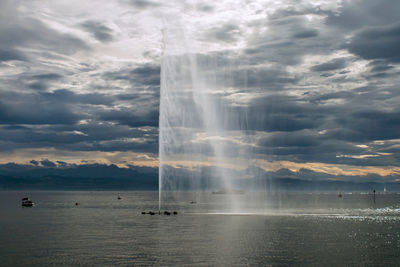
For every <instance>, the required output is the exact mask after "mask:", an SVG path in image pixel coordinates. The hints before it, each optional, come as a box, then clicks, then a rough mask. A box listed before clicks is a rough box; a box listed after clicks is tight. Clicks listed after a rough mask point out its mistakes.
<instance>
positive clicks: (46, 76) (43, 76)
mask: <svg viewBox="0 0 400 267" xmlns="http://www.w3.org/2000/svg"><path fill="white" fill-rule="evenodd" d="M62 77H63V76H62V75H61V74H58V73H45V74H37V75H33V76H32V78H33V79H35V80H44V81H48V80H58V79H61V78H62Z"/></svg>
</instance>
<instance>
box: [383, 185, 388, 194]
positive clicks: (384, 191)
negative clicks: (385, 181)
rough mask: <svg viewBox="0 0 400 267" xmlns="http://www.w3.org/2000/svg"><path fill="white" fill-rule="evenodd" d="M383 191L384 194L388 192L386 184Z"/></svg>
mask: <svg viewBox="0 0 400 267" xmlns="http://www.w3.org/2000/svg"><path fill="white" fill-rule="evenodd" d="M383 193H384V194H386V193H387V191H386V186H385V187H384V188H383Z"/></svg>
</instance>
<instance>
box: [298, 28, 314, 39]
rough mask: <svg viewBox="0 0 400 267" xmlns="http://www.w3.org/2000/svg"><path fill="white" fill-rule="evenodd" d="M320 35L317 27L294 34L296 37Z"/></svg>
mask: <svg viewBox="0 0 400 267" xmlns="http://www.w3.org/2000/svg"><path fill="white" fill-rule="evenodd" d="M316 36H318V31H317V30H315V29H309V30H303V31H300V32H297V33H295V34H293V37H294V38H311V37H316Z"/></svg>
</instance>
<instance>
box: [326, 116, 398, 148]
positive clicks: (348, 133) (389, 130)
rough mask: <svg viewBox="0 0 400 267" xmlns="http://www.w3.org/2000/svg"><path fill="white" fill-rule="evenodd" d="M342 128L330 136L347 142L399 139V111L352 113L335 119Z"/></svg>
mask: <svg viewBox="0 0 400 267" xmlns="http://www.w3.org/2000/svg"><path fill="white" fill-rule="evenodd" d="M336 121H337V123H338V124H339V125H340V126H341V127H342V128H341V129H340V130H337V131H336V132H335V131H333V132H332V133H331V134H332V135H333V136H334V137H335V138H338V139H343V140H348V141H355V142H357V141H359V142H365V141H373V140H387V139H395V138H398V137H399V133H400V111H398V110H397V111H393V112H384V111H380V110H362V111H353V112H351V113H349V114H341V115H338V117H337V118H336Z"/></svg>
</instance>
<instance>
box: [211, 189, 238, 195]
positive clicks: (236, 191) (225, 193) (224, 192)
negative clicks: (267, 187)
mask: <svg viewBox="0 0 400 267" xmlns="http://www.w3.org/2000/svg"><path fill="white" fill-rule="evenodd" d="M212 193H213V194H215V195H227V194H233V195H243V194H244V193H245V191H244V190H226V189H221V190H219V191H214V192H212Z"/></svg>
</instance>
